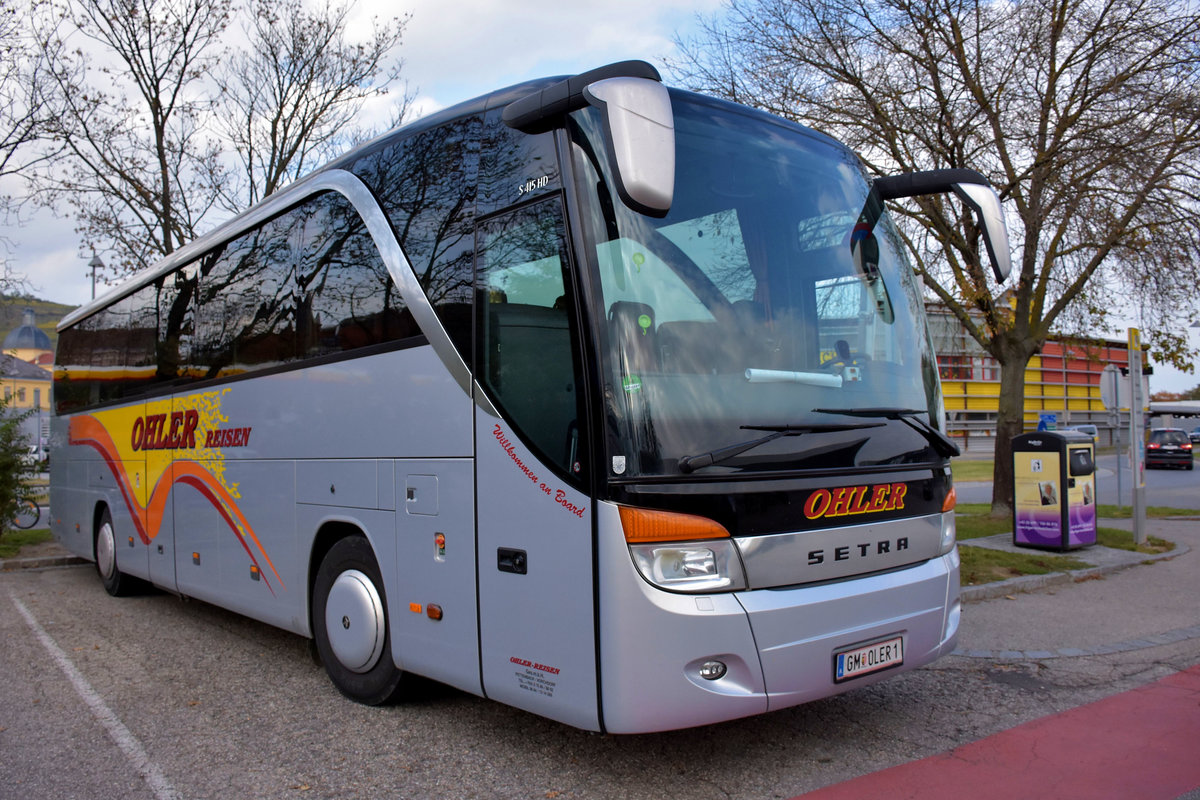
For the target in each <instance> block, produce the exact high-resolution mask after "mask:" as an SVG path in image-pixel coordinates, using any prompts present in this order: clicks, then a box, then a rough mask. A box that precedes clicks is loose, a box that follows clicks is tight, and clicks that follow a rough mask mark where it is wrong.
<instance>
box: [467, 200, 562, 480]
mask: <svg viewBox="0 0 1200 800" xmlns="http://www.w3.org/2000/svg"><path fill="white" fill-rule="evenodd" d="M476 247H477V249H476V267H475V270H476V271H475V281H476V284H475V285H476V296H477V298H478V312H477V313H478V315H479V325H478V330H479V342H478V346H477V347H476V359H477V362H476V378H477V380H479V382H480V383H481V384H482V385H483V386H484V387H485V388H486V389H487V390H488V393H489V395H491V397H492V398H493V400H494V401H495V402H496V405H497V406H498V407H499V408H500V409H502V410H503V412H504V414H505V416H506V417H508V419H509V421H510V422H511V423H512V424H513V426H514V427H515V428H516V429H517V430H518V431H519V432H520V433H521V434H522V436H523V438H524V439H525V441H526V442H527V443H529V444H530V445H532V446H533V448H534V449H535V450H537V451H540V453H541V455H542V456H543V457H544V458H545V459H547V460H548V461H549V462H550V463H551V464H554V465H555V466H557V467H559V468H560V469H562V470H564V471H565V472H566V473H567V474H568V475H570V476H572V477H573V478H576V479H578V476H579V470H580V467H579V465H578V464H579V456H578V453H577V449H578V441H577V437H578V411H577V408H578V395H577V391H576V386H577V384H578V377H577V376H578V366H577V364H578V357H577V354H578V352H579V348H578V344H577V342H576V338H575V335H574V333H573V325H572V323H571V316H572V315H571V312H570V310H569V309H570V308H571V307H572V304H571V303H570V302H568V301H569V295H568V289H567V283H566V269H567V255H566V252H567V251H566V238H565V233H564V227H563V218H562V207H561V204H560V201H559V200H558V199H557V198H555V199H552V200H550V201H546V202H541V203H537V204H535V205H532V206H525V207H524V208H521V209H518V210H516V211H514V212H512V213H509V214H506V215H504V216H502V217H495V218H492V219H490V220H488V221H486V222H484V223H481V224H480V226H479V228H478V232H477V245H476Z"/></svg>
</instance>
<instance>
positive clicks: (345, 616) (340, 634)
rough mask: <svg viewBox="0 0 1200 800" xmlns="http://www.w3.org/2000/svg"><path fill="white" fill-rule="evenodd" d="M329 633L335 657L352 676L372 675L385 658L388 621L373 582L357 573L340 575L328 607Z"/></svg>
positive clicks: (348, 571)
mask: <svg viewBox="0 0 1200 800" xmlns="http://www.w3.org/2000/svg"><path fill="white" fill-rule="evenodd" d="M325 633H326V635H327V636H328V637H329V646H330V647H331V648H332V649H333V654H334V655H335V656H336V657H337V660H338V661H339V662H340V663H341V664H342V666H344V667H345V668H346V669H348V670H350V671H351V672H359V673H362V672H369V671H370V670H371V668H372V667H374V666H375V665H376V664H377V663H378V662H379V657H380V656H381V655H383V643H384V639H385V638H386V635H387V618H386V617H385V616H384V612H383V600H382V599H381V598H380V597H379V592H378V591H377V590H376V589H375V584H374V583H372V581H371V579H370V578H368V577H367V576H366V575H364V574H363V573H361V572H359V571H358V570H356V569H352V570H347V571H345V572H343V573H342V574H341V575H338V577H337V580H335V581H334V582H333V586H332V587H331V588H330V589H329V599H328V600H327V601H326V603H325Z"/></svg>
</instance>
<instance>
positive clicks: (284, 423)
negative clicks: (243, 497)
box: [221, 345, 472, 460]
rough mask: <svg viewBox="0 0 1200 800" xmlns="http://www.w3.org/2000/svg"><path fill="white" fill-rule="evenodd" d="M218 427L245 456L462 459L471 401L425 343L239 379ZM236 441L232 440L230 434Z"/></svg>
mask: <svg viewBox="0 0 1200 800" xmlns="http://www.w3.org/2000/svg"><path fill="white" fill-rule="evenodd" d="M222 391H223V392H227V393H228V394H226V395H225V396H223V397H222V398H221V407H222V410H223V413H225V414H226V416H228V418H229V421H228V422H227V423H224V424H223V425H222V427H228V428H230V429H233V430H236V429H239V428H244V427H248V426H253V427H252V430H251V431H249V433H248V434H247V438H246V441H245V442H244V444H243V445H242V446H241V447H238V448H234V449H231V450H229V451H228V452H229V453H230V454H231V455H234V456H236V457H245V458H254V457H261V458H288V459H295V460H303V459H311V458H456V457H457V458H468V457H470V456H471V453H472V439H471V429H470V425H469V420H470V418H471V408H472V403H471V399H470V397H468V396H467V394H466V393H465V392H464V391H463V390H462V389H461V388H460V387H459V386H458V384H457V383H456V382H455V381H454V379H453V377H451V375H450V373H449V371H447V369H446V367H445V366H444V365H443V364H442V362H441V360H440V359H438V357H437V355H436V354H435V353H434V351H433V348H432V347H429V346H428V345H422V346H420V347H413V348H409V349H405V350H397V351H394V352H390V353H382V354H379V355H373V356H367V357H364V358H355V359H350V360H347V361H339V362H335V363H332V364H324V365H321V366H316V367H309V368H307V369H299V370H294V371H292V372H283V373H279V374H276V375H270V376H266V377H263V378H258V379H255V380H250V381H245V382H239V383H235V384H232V385H230V386H229V387H227V388H226V389H224V390H222ZM235 438H236V437H235Z"/></svg>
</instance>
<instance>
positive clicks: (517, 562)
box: [496, 547, 529, 575]
mask: <svg viewBox="0 0 1200 800" xmlns="http://www.w3.org/2000/svg"><path fill="white" fill-rule="evenodd" d="M496 568H497V569H499V570H500V571H501V572H512V573H515V574H517V575H524V574H525V573H526V572H527V571H528V568H529V561H528V559H527V558H526V556H525V551H524V550H514V549H513V548H511V547H500V548H497V549H496Z"/></svg>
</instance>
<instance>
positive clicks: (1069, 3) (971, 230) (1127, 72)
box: [677, 0, 1200, 513]
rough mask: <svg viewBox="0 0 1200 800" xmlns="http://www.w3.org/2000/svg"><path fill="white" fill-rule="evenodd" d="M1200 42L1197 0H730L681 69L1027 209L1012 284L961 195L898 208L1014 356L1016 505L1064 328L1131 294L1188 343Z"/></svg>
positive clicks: (1147, 318) (959, 306)
mask: <svg viewBox="0 0 1200 800" xmlns="http://www.w3.org/2000/svg"><path fill="white" fill-rule="evenodd" d="M1198 42H1200V12H1198V10H1197V8H1196V6H1195V5H1194V4H1191V3H1188V2H1187V1H1186V0H1034V2H1030V3H992V2H986V1H985V0H917V2H908V1H907V0H728V3H727V6H726V9H725V12H724V14H723V15H721V16H719V17H716V18H713V19H710V20H707V21H706V23H705V27H704V33H702V34H701V36H700V38H698V39H696V40H694V41H690V42H684V43H682V47H683V51H684V53H685V56H684V60H683V62H682V63H681V64H679V65H677V66H678V69H679V71H680V72H682V73H683V74H685V75H687V76H688V77H689V79H690V80H691V82H692V83H693V84H694V85H696V86H697V87H698V88H702V89H705V90H707V91H710V92H714V93H717V94H721V95H724V96H726V97H729V98H731V99H733V100H737V101H739V102H742V103H746V104H749V105H755V106H759V107H762V108H765V109H768V110H770V111H773V112H774V113H776V114H780V115H782V116H785V117H789V118H791V119H795V120H798V121H800V122H803V123H805V124H808V125H810V126H812V127H815V128H818V129H820V130H823V131H825V132H827V133H830V134H831V135H833V136H835V137H837V138H839V139H841V140H843V141H845V142H847V143H848V144H850V145H851V146H852V147H854V148H856V149H857V150H859V151H860V153H862V154H863V157H864V160H865V162H866V164H867V166H868V168H869V169H870V170H871V171H873V172H875V173H877V174H888V173H894V172H896V171H908V170H917V169H932V168H938V167H971V168H974V169H978V170H980V171H982V172H984V173H985V174H987V175H988V176H989V177H990V179H991V180H992V182H993V183H994V184H995V186H996V187H997V189H998V190H999V191H1000V193H1001V196H1002V198H1004V199H1005V200H1006V201H1007V202H1006V206H1007V208H1008V214H1009V217H1010V225H1012V223H1014V222H1015V223H1018V224H1016V225H1014V226H1013V227H1014V231H1013V233H1014V240H1015V242H1016V246H1017V248H1018V252H1017V253H1015V254H1014V276H1013V278H1010V283H1012V285H1011V287H1010V288H1008V289H1007V290H1005V291H1003V292H1001V290H1000V287H997V286H995V285H989V283H988V282H987V277H986V274H987V271H986V270H985V269H984V267H983V265H982V264H981V261H980V252H979V247H978V245H979V232H978V230H977V229H976V228H975V226H974V223H973V221H972V219H971V217H970V215H969V214H967V213H966V212H965V209H963V208H961V207H959V206H958V205H957V204H956V203H954V202H951V201H948V200H947V199H945V198H939V197H935V198H926V199H921V200H919V201H917V202H913V203H910V204H906V205H901V206H897V207H896V208H895V210H896V211H897V212H899V214H900V215H902V217H903V218H905V220H906V225H905V226H904V230H905V232H906V240H907V243H908V245H909V247H910V251H911V254H912V256H913V258H914V262H915V266H916V268H917V271H918V273H919V274H920V276H921V278H922V280H923V281H924V285H925V287H926V288H927V290H928V291H929V292H930V293H931V294H932V295H933V296H934V297H936V299H937V300H938V301H939V302H941V303H943V304H945V305H946V307H947V308H949V309H950V311H951V312H952V313H953V314H954V315H955V317H957V318H958V320H959V321H960V322H961V323H962V325H963V326H964V327H965V328H966V330H967V331H968V332H969V333H970V335H971V336H972V337H973V338H974V339H975V341H976V342H978V343H979V345H980V346H981V347H982V348H983V349H984V350H985V351H986V352H988V353H989V354H990V355H991V356H992V357H993V358H995V359H996V360H997V361H998V362H999V364H1000V366H1001V378H1000V383H1001V387H1000V403H999V418H998V423H997V429H996V442H997V447H996V460H995V472H994V481H993V496H992V509H993V512H994V513H1007V511H1008V509H1009V508H1010V504H1011V502H1012V501H1011V498H1012V478H1013V476H1012V463H1011V461H1012V459H1011V450H1010V441H1011V438H1012V436H1014V435H1015V434H1017V433H1020V432H1021V430H1022V429H1023V415H1024V396H1025V367H1026V365H1027V364H1028V362H1029V360H1030V358H1031V356H1032V355H1033V354H1034V353H1036V352H1037V351H1038V349H1039V348H1040V347H1041V345H1042V344H1043V343H1044V342H1045V341H1046V339H1047V337H1048V336H1049V335H1050V333H1051V332H1052V330H1056V325H1066V324H1068V323H1069V322H1073V323H1075V324H1077V325H1079V326H1082V327H1087V328H1094V327H1095V326H1096V325H1102V324H1103V323H1104V321H1105V318H1106V315H1107V314H1108V313H1109V312H1110V311H1111V310H1112V309H1114V308H1119V307H1121V306H1124V307H1125V308H1128V307H1129V303H1128V300H1129V299H1130V298H1131V297H1134V298H1137V300H1136V303H1135V308H1137V309H1138V310H1140V312H1141V314H1142V319H1143V327H1145V328H1148V329H1149V333H1150V334H1152V335H1155V336H1156V337H1157V338H1156V339H1155V341H1156V342H1157V343H1158V346H1157V349H1156V355H1157V356H1158V357H1160V358H1167V359H1171V360H1174V361H1176V362H1180V361H1183V360H1185V359H1186V358H1187V356H1188V355H1189V354H1188V353H1187V352H1186V338H1184V337H1182V336H1181V335H1180V334H1179V333H1178V331H1179V330H1180V328H1181V327H1182V326H1181V325H1179V317H1178V315H1179V314H1181V313H1183V314H1186V313H1188V312H1189V310H1190V309H1194V308H1195V296H1196V288H1197V286H1198V285H1200V270H1198V266H1197V258H1196V255H1197V251H1198V249H1200V248H1198V247H1197V244H1198V242H1200V237H1198V233H1200V230H1198V219H1200V218H1198V217H1197V214H1196V211H1197V208H1198V204H1197V199H1198V193H1200V180H1198V178H1200V169H1198V165H1200V161H1198V158H1197V156H1198V151H1200V97H1198V94H1197V89H1198V88H1200V87H1198V82H1197V70H1198V69H1200V60H1198V58H1197V56H1198ZM1122 300H1124V301H1125V302H1124V303H1122ZM1193 313H1194V312H1193Z"/></svg>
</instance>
